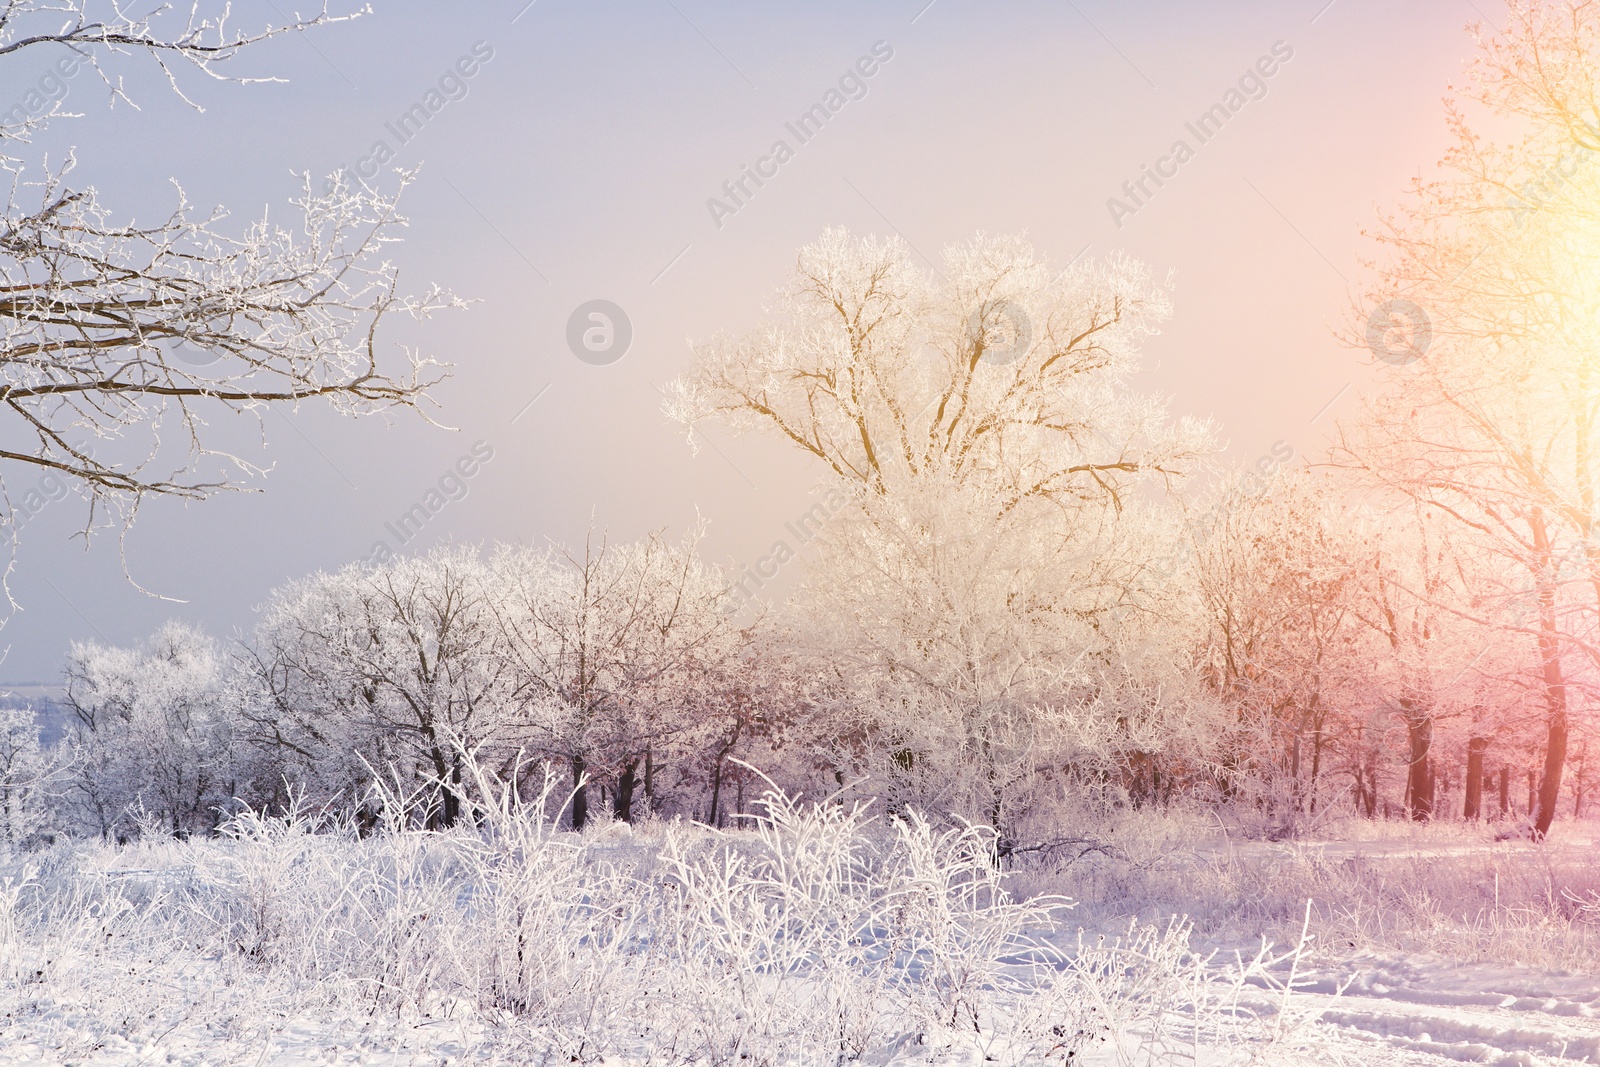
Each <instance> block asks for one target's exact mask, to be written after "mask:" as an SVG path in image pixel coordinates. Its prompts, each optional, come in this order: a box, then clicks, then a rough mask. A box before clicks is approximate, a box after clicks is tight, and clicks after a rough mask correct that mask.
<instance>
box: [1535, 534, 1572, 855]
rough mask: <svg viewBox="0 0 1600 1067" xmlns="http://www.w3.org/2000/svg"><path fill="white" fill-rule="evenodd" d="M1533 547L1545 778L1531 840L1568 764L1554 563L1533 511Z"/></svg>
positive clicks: (1551, 817)
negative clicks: (1536, 551) (1537, 565)
mask: <svg viewBox="0 0 1600 1067" xmlns="http://www.w3.org/2000/svg"><path fill="white" fill-rule="evenodd" d="M1529 526H1530V528H1531V529H1532V531H1533V537H1534V544H1535V546H1536V547H1537V548H1538V549H1539V552H1540V556H1541V559H1540V563H1541V564H1542V565H1541V566H1540V568H1539V571H1538V574H1537V576H1536V577H1537V583H1538V584H1537V586H1536V588H1537V592H1538V598H1539V663H1540V666H1541V667H1542V668H1543V673H1544V699H1545V724H1546V733H1545V748H1544V775H1543V777H1542V778H1541V779H1540V782H1539V798H1538V800H1539V809H1538V813H1537V814H1536V815H1535V816H1534V820H1533V838H1534V840H1535V841H1540V840H1543V839H1544V836H1545V835H1546V834H1548V833H1549V832H1550V824H1551V823H1552V822H1554V821H1555V818H1556V805H1557V803H1559V801H1560V800H1561V771H1562V768H1563V767H1565V766H1566V762H1567V683H1566V677H1565V675H1564V673H1563V671H1562V667H1561V645H1560V634H1559V633H1558V632H1557V629H1556V588H1555V560H1554V559H1553V557H1552V553H1551V546H1550V539H1549V536H1548V535H1547V534H1546V533H1545V526H1544V515H1543V513H1542V512H1540V511H1539V509H1537V508H1535V509H1533V513H1532V515H1531V516H1530V518H1529Z"/></svg>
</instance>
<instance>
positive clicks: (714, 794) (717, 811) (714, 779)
mask: <svg viewBox="0 0 1600 1067" xmlns="http://www.w3.org/2000/svg"><path fill="white" fill-rule="evenodd" d="M721 812H722V753H721V752H718V753H717V763H716V766H715V767H713V768H712V769H711V811H710V814H709V815H708V817H707V818H706V825H707V826H716V825H717V824H718V823H719V822H721V818H720V816H721Z"/></svg>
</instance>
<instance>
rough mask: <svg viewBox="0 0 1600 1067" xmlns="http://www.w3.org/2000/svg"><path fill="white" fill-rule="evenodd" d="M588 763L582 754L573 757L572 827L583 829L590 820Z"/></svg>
mask: <svg viewBox="0 0 1600 1067" xmlns="http://www.w3.org/2000/svg"><path fill="white" fill-rule="evenodd" d="M587 769H588V764H587V763H585V761H584V758H583V757H582V756H573V757H572V828H573V829H574V830H582V829H583V824H584V823H586V822H588V821H589V781H588V779H587V778H586V777H585V771H586V770H587Z"/></svg>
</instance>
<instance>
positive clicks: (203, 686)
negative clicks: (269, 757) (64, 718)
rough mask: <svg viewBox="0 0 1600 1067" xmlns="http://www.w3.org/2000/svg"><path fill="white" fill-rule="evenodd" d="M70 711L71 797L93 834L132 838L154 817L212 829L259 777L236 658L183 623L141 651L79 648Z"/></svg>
mask: <svg viewBox="0 0 1600 1067" xmlns="http://www.w3.org/2000/svg"><path fill="white" fill-rule="evenodd" d="M63 704H64V705H65V707H66V708H67V709H68V710H69V711H70V712H71V713H72V716H73V722H72V723H71V726H70V731H69V734H68V737H67V739H66V741H65V742H64V744H65V746H66V750H67V757H68V758H70V760H71V763H70V766H69V767H68V769H67V772H66V773H67V775H68V777H67V780H66V782H65V783H64V790H63V791H64V794H65V795H64V797H63V800H64V803H65V806H66V809H67V811H68V812H69V814H70V816H71V817H72V818H73V819H74V821H75V822H76V823H77V824H78V825H79V826H80V827H82V828H85V829H88V830H90V831H92V832H95V833H99V834H102V835H105V836H125V835H127V834H129V833H131V832H132V831H133V830H134V828H135V827H136V825H137V823H138V821H139V820H140V818H141V817H145V816H150V817H154V818H155V819H156V820H157V821H158V823H159V824H162V825H166V826H169V827H170V828H171V829H172V831H173V832H175V833H192V832H197V831H198V832H208V831H210V830H212V829H214V828H215V827H216V826H217V824H218V823H219V822H220V821H221V820H222V819H223V818H224V817H225V815H226V812H227V810H228V809H229V808H230V807H231V806H232V802H233V800H234V798H235V797H237V796H239V794H240V792H241V786H244V785H246V784H247V779H248V778H249V777H250V775H251V774H252V773H253V771H252V768H251V766H250V760H249V752H248V749H247V748H246V747H245V746H244V744H243V739H242V738H241V737H240V736H239V732H238V730H237V729H236V726H237V725H238V717H237V708H236V706H235V695H234V693H233V692H232V691H231V689H230V687H229V685H228V679H227V673H226V661H225V659H224V657H223V656H222V655H221V654H220V653H219V651H218V649H217V647H216V643H215V642H214V641H213V640H212V639H211V638H209V637H207V636H206V635H205V634H202V633H200V632H199V631H197V630H195V629H193V628H191V627H189V626H186V625H184V624H182V623H168V624H167V625H165V626H163V627H162V628H161V629H160V630H158V631H157V632H156V633H155V635H154V636H152V637H151V638H150V640H149V641H148V642H146V643H145V644H144V645H142V646H140V647H138V648H132V649H129V648H115V647H110V646H106V645H102V644H99V643H98V642H93V641H89V642H79V643H74V644H73V646H72V651H71V653H70V655H69V656H68V660H67V668H66V695H65V697H64V699H63Z"/></svg>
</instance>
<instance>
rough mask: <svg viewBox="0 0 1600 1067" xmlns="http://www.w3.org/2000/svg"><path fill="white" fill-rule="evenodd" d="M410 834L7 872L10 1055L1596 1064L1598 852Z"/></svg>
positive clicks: (1172, 832)
mask: <svg viewBox="0 0 1600 1067" xmlns="http://www.w3.org/2000/svg"><path fill="white" fill-rule="evenodd" d="M553 784H554V783H553V782H552V785H553ZM403 808H404V802H403V801H402V800H399V799H398V798H391V808H390V812H391V814H390V819H389V821H388V823H387V825H384V826H380V827H379V828H378V829H377V830H376V831H375V832H373V833H371V834H368V835H366V836H361V835H358V834H356V833H354V832H353V831H352V830H351V829H350V828H348V827H340V826H336V825H329V824H319V823H318V822H317V820H315V819H314V818H309V817H304V818H290V819H276V820H261V819H256V818H254V817H250V816H246V817H244V818H242V819H239V820H236V821H235V822H234V823H233V824H231V825H230V827H229V832H228V833H227V834H226V835H224V836H222V837H220V838H211V839H206V838H193V839H189V840H174V839H171V838H165V839H163V838H161V837H160V836H159V835H157V836H154V837H146V838H142V839H140V840H138V841H136V842H133V843H130V844H127V845H124V846H110V845H98V844H89V843H82V842H79V843H73V844H63V845H59V846H57V847H55V848H54V849H52V850H47V851H45V852H42V853H36V854H34V855H31V856H25V857H14V858H12V859H11V860H10V861H9V862H8V864H7V865H6V867H5V868H4V870H5V876H4V883H3V884H4V889H3V890H0V1009H3V1010H0V1018H3V1021H0V1062H3V1063H6V1064H86V1065H87V1064H96V1065H98V1064H106V1065H111V1064H118V1065H120V1064H168V1063H172V1064H187V1065H200V1064H209V1065H214V1067H220V1065H225V1064H261V1065H266V1064H280V1065H301V1064H397V1065H398V1064H407V1065H412V1064H415V1065H421V1064H467V1063H472V1064H480V1063H481V1064H493V1063H504V1064H524V1063H627V1064H633V1063H638V1064H646V1063H652V1064H675V1063H704V1064H737V1063H793V1064H823V1063H827V1064H834V1063H868V1064H889V1063H907V1064H909V1063H930V1064H931V1063H942V1064H966V1063H971V1064H978V1063H985V1062H995V1063H1017V1064H1021V1063H1064V1062H1070V1063H1074V1064H1083V1063H1089V1064H1162V1063H1189V1062H1201V1063H1248V1062H1267V1063H1304V1064H1322V1063H1349V1064H1427V1063H1447V1062H1467V1063H1478V1062H1482V1063H1508V1064H1528V1065H1532V1064H1545V1063H1563V1062H1573V1063H1600V903H1597V902H1600V896H1597V894H1596V890H1597V889H1600V869H1597V867H1596V864H1595V863H1594V847H1595V846H1594V837H1595V828H1594V827H1593V826H1591V825H1586V824H1579V825H1576V826H1574V825H1566V826H1563V828H1562V829H1563V830H1564V831H1565V833H1563V834H1561V835H1560V836H1559V839H1558V840H1556V841H1552V842H1550V843H1548V844H1546V845H1543V846H1533V845H1530V844H1528V843H1525V842H1496V841H1494V840H1493V839H1492V835H1491V833H1490V831H1489V830H1487V829H1479V828H1464V827H1462V826H1460V825H1456V826H1450V825H1435V826H1429V827H1424V828H1417V829H1412V828H1409V827H1396V826H1393V825H1386V824H1381V823H1380V824H1363V823H1359V822H1353V823H1350V824H1348V825H1346V826H1343V827H1339V828H1336V831H1335V833H1334V834H1333V835H1332V836H1331V837H1330V838H1329V839H1328V840H1326V841H1322V842H1298V843H1295V844H1292V845H1276V844H1271V843H1265V842H1259V841H1256V842H1246V843H1242V844H1238V845H1235V844H1234V843H1232V842H1230V840H1229V839H1228V837H1227V835H1226V834H1224V833H1223V832H1221V831H1220V830H1217V829H1213V830H1212V831H1211V832H1209V833H1208V832H1205V831H1204V830H1202V829H1200V828H1199V824H1198V822H1196V823H1195V824H1194V825H1190V824H1188V823H1186V822H1185V821H1184V820H1183V819H1182V818H1180V817H1175V816H1161V817H1156V816H1141V815H1139V814H1138V813H1133V814H1130V815H1128V816H1127V818H1125V819H1124V820H1123V821H1121V822H1120V823H1114V824H1113V825H1111V826H1109V827H1108V828H1107V831H1106V833H1105V834H1104V835H1103V836H1102V837H1101V838H1099V839H1097V841H1096V842H1095V844H1096V845H1097V846H1098V847H1096V848H1094V849H1091V850H1087V851H1083V852H1082V854H1081V855H1072V856H1057V857H1056V858H1055V859H1053V860H1051V861H1049V862H1041V863H1038V864H1035V865H1034V866H1032V867H1030V868H1027V869H1023V870H1019V871H1016V872H1013V873H1012V874H1009V875H1001V874H997V873H996V871H995V869H994V866H993V864H992V862H991V860H990V853H989V849H990V846H991V839H990V838H989V836H988V834H987V832H986V831H982V830H977V829H974V830H971V831H968V832H962V831H960V830H954V831H939V830H936V829H934V828H933V827H931V826H929V825H928V824H926V823H923V822H921V821H920V820H917V819H915V818H911V819H908V820H902V821H895V820H883V819H874V818H872V817H871V816H870V815H869V814H868V813H866V812H862V811H855V812H851V811H847V810H843V809H840V808H838V807H828V808H822V809H816V808H811V807H808V806H804V805H791V804H787V803H776V804H775V805H774V806H773V807H771V808H769V815H768V816H767V817H765V818H764V819H762V820H760V821H758V822H756V823H755V824H754V825H753V826H752V827H751V828H749V829H746V830H742V831H739V832H736V833H718V832H715V831H711V830H709V829H706V828H704V827H699V826H694V825H687V824H682V823H677V824H665V823H655V824H646V825H643V826H640V827H631V828H630V827H628V826H626V825H624V824H620V823H612V824H598V825H595V826H592V827H591V828H590V829H589V830H588V831H586V832H585V833H584V834H581V835H579V834H572V833H566V832H555V831H552V830H551V829H550V826H551V822H550V821H549V820H548V819H547V818H546V811H545V809H544V807H543V806H542V805H541V804H532V805H521V804H518V803H516V802H514V801H513V800H510V799H506V798H502V800H501V801H500V806H499V807H498V808H493V809H484V810H480V811H479V812H478V813H477V815H478V818H477V823H478V825H477V828H476V829H472V830H465V829H456V830H452V831H448V832H432V831H421V830H416V829H411V828H408V827H407V825H406V823H405V821H404V819H403V818H402V817H401V814H399V813H401V812H403ZM1066 897H1071V898H1073V899H1072V900H1070V901H1069V900H1068V899H1065V898H1066ZM1308 902H1309V903H1308ZM1175 915H1188V916H1190V919H1188V920H1184V919H1175V918H1174V916H1175ZM1302 934H1304V937H1303V938H1302ZM1297 943H1299V944H1302V945H1303V947H1302V949H1301V950H1300V951H1298V952H1296V951H1295V946H1296V944H1297ZM1530 960H1540V961H1544V962H1543V963H1542V964H1540V965H1537V966H1535V965H1530V964H1529V963H1528V962H1527V961H1530Z"/></svg>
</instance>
